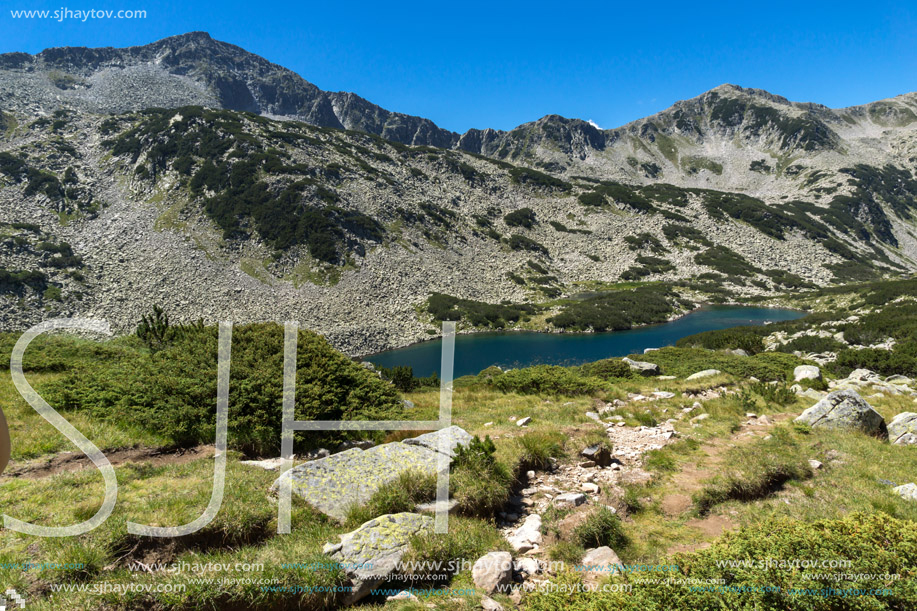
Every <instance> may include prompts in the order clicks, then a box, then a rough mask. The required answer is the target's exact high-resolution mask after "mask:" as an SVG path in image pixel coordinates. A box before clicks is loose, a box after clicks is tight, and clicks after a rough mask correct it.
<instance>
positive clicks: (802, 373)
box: [793, 365, 821, 382]
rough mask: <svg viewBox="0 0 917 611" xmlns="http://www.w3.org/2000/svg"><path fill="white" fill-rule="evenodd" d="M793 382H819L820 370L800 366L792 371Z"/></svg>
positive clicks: (814, 367)
mask: <svg viewBox="0 0 917 611" xmlns="http://www.w3.org/2000/svg"><path fill="white" fill-rule="evenodd" d="M793 380H794V381H795V382H801V381H803V380H821V369H819V368H818V367H816V366H815V365H800V366H799V367H797V368H796V369H794V370H793Z"/></svg>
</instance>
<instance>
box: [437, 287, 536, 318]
mask: <svg viewBox="0 0 917 611" xmlns="http://www.w3.org/2000/svg"><path fill="white" fill-rule="evenodd" d="M524 282H525V281H524V280H523V283H524ZM427 311H428V312H429V313H430V314H432V315H433V318H434V319H435V320H455V321H459V320H465V321H467V322H469V323H471V324H472V325H474V326H476V327H491V328H494V329H502V328H503V327H505V326H506V325H507V323H515V322H519V321H520V320H528V319H529V317H530V316H531V315H532V314H534V313H535V312H536V311H537V308H536V306H534V305H531V304H525V303H521V304H505V303H501V304H494V303H485V302H483V301H475V300H473V299H459V298H458V297H452V296H451V295H444V294H443V293H433V294H431V295H430V298H429V299H428V300H427Z"/></svg>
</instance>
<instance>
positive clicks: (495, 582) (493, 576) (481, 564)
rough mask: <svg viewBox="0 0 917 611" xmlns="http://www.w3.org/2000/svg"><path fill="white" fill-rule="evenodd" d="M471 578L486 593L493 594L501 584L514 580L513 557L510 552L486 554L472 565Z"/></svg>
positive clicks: (507, 583)
mask: <svg viewBox="0 0 917 611" xmlns="http://www.w3.org/2000/svg"><path fill="white" fill-rule="evenodd" d="M471 578H472V579H473V580H474V585H475V586H476V587H478V588H481V589H482V590H484V593H485V594H492V593H493V592H494V591H495V590H496V589H497V588H499V587H500V586H505V585H509V584H511V583H512V582H513V557H512V556H511V555H510V553H509V552H490V553H488V554H485V555H484V556H481V557H480V558H478V561H477V562H475V563H474V566H472V567H471Z"/></svg>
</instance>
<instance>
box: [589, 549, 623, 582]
mask: <svg viewBox="0 0 917 611" xmlns="http://www.w3.org/2000/svg"><path fill="white" fill-rule="evenodd" d="M581 564H582V567H583V579H584V580H585V581H586V582H587V583H592V582H595V581H598V580H600V579H602V578H604V577H607V576H608V575H612V574H614V573H616V572H617V570H618V568H619V567H620V565H621V559H620V558H618V555H617V554H616V553H615V552H614V550H613V549H611V548H610V547H608V546H604V547H597V548H595V549H591V550H589V551H587V552H586V554H585V555H584V556H583V560H582V563H581Z"/></svg>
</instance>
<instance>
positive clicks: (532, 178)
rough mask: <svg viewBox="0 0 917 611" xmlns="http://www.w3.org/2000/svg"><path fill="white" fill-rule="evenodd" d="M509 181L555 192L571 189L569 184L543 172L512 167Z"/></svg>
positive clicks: (571, 186)
mask: <svg viewBox="0 0 917 611" xmlns="http://www.w3.org/2000/svg"><path fill="white" fill-rule="evenodd" d="M509 175H510V179H511V180H512V181H513V182H514V183H516V184H520V185H528V186H532V187H539V188H542V189H550V190H556V191H569V190H570V189H572V188H573V185H571V184H570V183H568V182H566V181H564V180H561V179H559V178H555V177H553V176H550V175H548V174H545V173H544V172H539V171H538V170H533V169H531V168H520V167H513V168H510V170H509Z"/></svg>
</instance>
